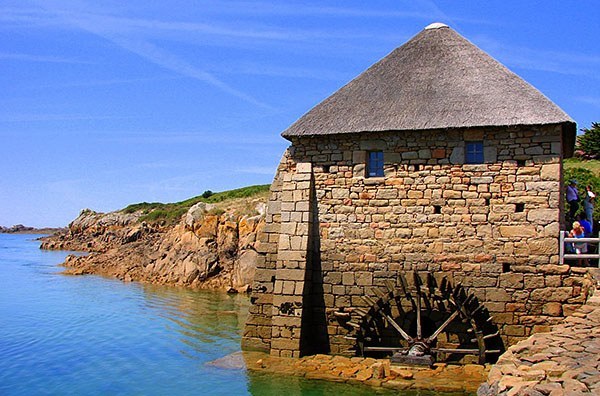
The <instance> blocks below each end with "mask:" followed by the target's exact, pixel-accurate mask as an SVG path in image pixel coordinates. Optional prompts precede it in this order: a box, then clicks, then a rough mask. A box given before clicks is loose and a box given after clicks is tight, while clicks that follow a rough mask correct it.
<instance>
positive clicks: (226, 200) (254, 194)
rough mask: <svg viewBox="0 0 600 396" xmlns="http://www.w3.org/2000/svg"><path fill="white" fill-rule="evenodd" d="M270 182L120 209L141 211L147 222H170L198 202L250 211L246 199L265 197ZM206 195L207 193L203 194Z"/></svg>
mask: <svg viewBox="0 0 600 396" xmlns="http://www.w3.org/2000/svg"><path fill="white" fill-rule="evenodd" d="M269 187H270V184H262V185H257V186H249V187H243V188H238V189H235V190H229V191H222V192H217V193H214V194H212V195H210V196H208V197H205V196H202V195H199V196H197V197H193V198H190V199H186V200H185V201H181V202H174V203H160V202H141V203H136V204H132V205H129V206H127V207H126V208H124V209H123V210H122V211H123V212H125V213H133V212H137V211H142V213H143V216H142V217H141V218H140V221H146V222H149V223H165V224H172V223H175V222H177V221H179V219H180V218H181V216H182V215H183V214H184V213H185V212H187V211H188V209H189V208H191V207H192V206H193V205H195V204H197V203H198V202H206V203H212V204H217V205H216V206H217V208H216V209H215V212H216V213H222V211H223V208H224V207H229V206H236V207H239V208H241V209H242V210H246V211H251V210H252V209H253V208H251V206H252V205H249V203H248V199H260V198H266V197H267V194H268V192H269ZM203 195H207V194H203Z"/></svg>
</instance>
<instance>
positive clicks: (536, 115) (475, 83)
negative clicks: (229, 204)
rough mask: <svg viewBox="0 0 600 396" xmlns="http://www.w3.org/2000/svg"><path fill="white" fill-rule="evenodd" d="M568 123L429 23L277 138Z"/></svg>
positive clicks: (536, 94)
mask: <svg viewBox="0 0 600 396" xmlns="http://www.w3.org/2000/svg"><path fill="white" fill-rule="evenodd" d="M560 123H566V124H565V129H567V130H570V131H571V132H572V134H573V137H574V133H575V124H574V121H573V120H572V119H571V118H570V117H569V116H568V115H567V114H566V113H565V112H564V111H562V110H561V109H560V108H559V107H558V106H556V105H555V104H554V103H552V102H551V101H550V100H549V99H548V98H546V97H545V96H544V95H543V94H542V93H541V92H540V91H538V90H537V89H535V88H534V87H532V86H531V85H529V84H528V83H527V82H525V81H524V80H522V79H521V78H520V77H519V76H517V75H516V74H514V73H513V72H511V71H510V70H508V69H507V68H506V67H504V66H503V65H502V64H500V63H499V62H497V61H496V60H494V59H493V58H492V57H490V56H489V55H488V54H486V53H485V52H483V51H482V50H480V49H479V48H477V47H476V46H475V45H473V44H472V43H471V42H469V41H468V40H466V39H465V38H464V37H462V36H461V35H459V34H458V33H456V32H455V31H454V30H452V29H450V28H449V27H448V26H446V25H443V24H437V23H436V24H432V25H430V26H428V27H427V28H425V29H424V30H423V31H421V32H420V33H419V34H417V35H416V36H415V37H413V38H412V39H411V40H410V41H408V42H407V43H406V44H404V45H403V46H401V47H399V48H397V49H395V50H394V51H392V52H391V53H390V54H389V55H387V56H386V57H385V58H383V59H382V60H380V61H379V62H377V63H375V64H374V65H373V66H371V67H370V68H369V69H367V70H366V71H365V72H363V73H362V74H361V75H359V76H358V77H356V78H355V79H354V80H352V81H350V82H349V83H348V84H346V85H345V86H344V87H342V88H341V89H339V90H338V91H337V92H335V93H334V94H333V95H331V96H330V97H329V98H327V99H325V100H324V101H323V102H321V103H320V104H318V105H317V106H315V107H314V108H313V109H311V110H310V111H309V112H308V113H306V114H305V115H304V116H302V117H301V118H300V119H299V120H298V121H296V122H295V123H294V124H292V126H290V127H289V128H288V129H286V130H285V131H284V132H283V133H282V136H283V137H285V138H291V137H294V136H312V135H331V134H342V133H356V132H367V131H393V130H427V129H444V128H464V127H480V126H506V125H546V124H560Z"/></svg>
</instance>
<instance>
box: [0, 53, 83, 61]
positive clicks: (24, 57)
mask: <svg viewBox="0 0 600 396" xmlns="http://www.w3.org/2000/svg"><path fill="white" fill-rule="evenodd" d="M0 59H4V60H15V61H24V62H41V63H79V64H92V62H88V61H83V60H79V59H72V58H65V57H60V56H51V55H33V54H20V53H7V52H0Z"/></svg>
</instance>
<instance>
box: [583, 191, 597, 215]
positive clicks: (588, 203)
mask: <svg viewBox="0 0 600 396" xmlns="http://www.w3.org/2000/svg"><path fill="white" fill-rule="evenodd" d="M595 200H596V194H594V192H593V191H592V186H591V185H589V184H588V186H587V187H586V188H585V196H584V197H583V211H584V213H585V218H586V220H587V221H589V222H590V224H592V225H593V224H594V220H593V216H594V202H595Z"/></svg>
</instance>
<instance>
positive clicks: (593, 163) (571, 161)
mask: <svg viewBox="0 0 600 396" xmlns="http://www.w3.org/2000/svg"><path fill="white" fill-rule="evenodd" d="M564 166H565V171H567V170H569V169H574V168H582V169H587V170H588V171H590V172H592V173H593V174H594V175H595V176H596V177H600V161H598V160H580V159H578V158H568V159H566V160H565V161H564Z"/></svg>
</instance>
